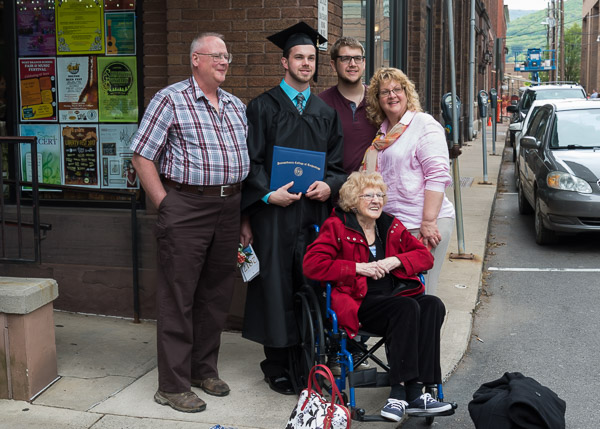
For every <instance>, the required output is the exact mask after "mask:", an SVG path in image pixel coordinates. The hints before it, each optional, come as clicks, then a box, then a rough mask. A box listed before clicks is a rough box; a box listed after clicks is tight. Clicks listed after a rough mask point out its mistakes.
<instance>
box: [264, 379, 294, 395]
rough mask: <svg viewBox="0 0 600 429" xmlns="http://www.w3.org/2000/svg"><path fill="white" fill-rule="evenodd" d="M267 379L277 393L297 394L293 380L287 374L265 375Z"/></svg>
mask: <svg viewBox="0 0 600 429" xmlns="http://www.w3.org/2000/svg"><path fill="white" fill-rule="evenodd" d="M265 381H266V382H267V383H269V387H270V388H271V390H274V391H275V392H277V393H281V394H282V395H295V392H294V387H293V386H292V382H291V381H290V379H289V378H287V377H286V376H285V375H279V376H274V377H265Z"/></svg>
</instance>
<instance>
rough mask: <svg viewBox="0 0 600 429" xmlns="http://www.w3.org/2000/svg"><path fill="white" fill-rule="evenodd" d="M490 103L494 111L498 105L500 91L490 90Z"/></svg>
mask: <svg viewBox="0 0 600 429" xmlns="http://www.w3.org/2000/svg"><path fill="white" fill-rule="evenodd" d="M490 103H491V105H492V109H495V108H496V106H497V105H498V91H496V89H495V88H492V89H490Z"/></svg>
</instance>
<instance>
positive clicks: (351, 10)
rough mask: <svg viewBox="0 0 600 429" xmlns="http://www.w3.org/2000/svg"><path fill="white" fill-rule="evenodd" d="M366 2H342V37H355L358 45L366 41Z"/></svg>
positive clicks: (350, 0)
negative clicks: (358, 42)
mask: <svg viewBox="0 0 600 429" xmlns="http://www.w3.org/2000/svg"><path fill="white" fill-rule="evenodd" d="M366 3H367V2H366V1H365V0H344V2H343V9H342V15H343V18H344V19H343V29H342V33H343V35H344V36H349V37H355V38H356V39H358V40H359V41H360V43H362V44H363V46H364V44H365V40H366V28H367V26H366V17H367V4H366Z"/></svg>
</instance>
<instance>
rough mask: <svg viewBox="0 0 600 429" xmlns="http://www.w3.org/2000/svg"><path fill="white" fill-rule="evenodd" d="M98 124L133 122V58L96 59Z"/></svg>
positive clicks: (135, 104) (135, 113)
mask: <svg viewBox="0 0 600 429" xmlns="http://www.w3.org/2000/svg"><path fill="white" fill-rule="evenodd" d="M98 80H99V83H98V97H99V100H98V106H99V109H100V122H137V120H138V93H137V68H136V58H135V57H119V58H114V57H98Z"/></svg>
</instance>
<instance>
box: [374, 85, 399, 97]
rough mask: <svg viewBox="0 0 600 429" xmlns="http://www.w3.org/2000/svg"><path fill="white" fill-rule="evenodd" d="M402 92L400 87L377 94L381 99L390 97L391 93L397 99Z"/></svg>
mask: <svg viewBox="0 0 600 429" xmlns="http://www.w3.org/2000/svg"><path fill="white" fill-rule="evenodd" d="M403 91H404V88H402V87H401V86H400V87H398V88H394V89H389V90H388V89H384V90H383V91H381V92H380V93H379V96H380V97H382V98H387V97H389V96H390V95H392V93H393V94H394V95H395V96H397V97H399V96H400V94H402V92H403Z"/></svg>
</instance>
